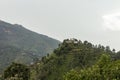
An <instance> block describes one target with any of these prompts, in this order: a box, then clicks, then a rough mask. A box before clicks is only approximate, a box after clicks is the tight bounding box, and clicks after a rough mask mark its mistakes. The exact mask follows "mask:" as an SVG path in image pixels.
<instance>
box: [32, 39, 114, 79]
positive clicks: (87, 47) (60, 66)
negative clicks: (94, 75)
mask: <svg viewBox="0 0 120 80" xmlns="http://www.w3.org/2000/svg"><path fill="white" fill-rule="evenodd" d="M114 53H115V52H114V51H111V50H110V48H109V47H108V46H107V47H104V46H101V45H98V46H95V45H92V44H91V43H89V42H87V41H84V42H81V41H78V40H76V39H70V40H69V39H66V40H64V41H63V43H61V44H60V45H59V47H58V48H57V49H55V50H54V53H53V54H51V55H48V56H45V57H43V58H42V60H41V61H39V62H37V63H36V64H34V65H33V66H32V69H33V74H34V77H35V78H34V79H33V80H63V75H65V74H66V73H67V72H69V71H70V70H72V69H74V70H81V69H84V68H87V67H90V66H92V65H94V64H95V63H96V61H97V60H98V59H99V57H100V55H101V54H109V55H110V57H111V58H112V60H113V57H114ZM103 62H104V61H103ZM74 72H75V71H74ZM74 72H73V73H74ZM75 73H77V72H75ZM72 75H73V74H72ZM72 75H71V76H72ZM73 76H74V75H73ZM32 78H33V77H32ZM68 80H69V79H68ZM72 80H75V79H74V78H73V79H72ZM83 80H84V79H83Z"/></svg>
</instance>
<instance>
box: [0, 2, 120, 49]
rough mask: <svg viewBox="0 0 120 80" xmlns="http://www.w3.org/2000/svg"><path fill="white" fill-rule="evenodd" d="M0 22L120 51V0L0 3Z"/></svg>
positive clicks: (60, 38)
mask: <svg viewBox="0 0 120 80" xmlns="http://www.w3.org/2000/svg"><path fill="white" fill-rule="evenodd" d="M0 19H1V20H4V21H7V22H9V23H13V24H14V23H18V24H21V25H23V26H24V27H26V28H28V29H30V30H33V31H35V32H38V33H40V34H45V35H48V36H50V37H53V38H55V39H58V40H61V41H62V40H63V39H65V38H77V39H80V40H88V41H90V42H92V43H94V44H99V43H100V44H103V45H109V46H111V48H115V49H117V50H120V36H119V35H120V0H0Z"/></svg>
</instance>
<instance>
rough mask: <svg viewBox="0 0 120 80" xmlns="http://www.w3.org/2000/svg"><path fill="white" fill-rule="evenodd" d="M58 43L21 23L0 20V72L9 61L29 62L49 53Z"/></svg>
mask: <svg viewBox="0 0 120 80" xmlns="http://www.w3.org/2000/svg"><path fill="white" fill-rule="evenodd" d="M59 43H60V42H59V41H58V40H55V39H52V38H50V37H48V36H45V35H42V34H38V33H35V32H32V31H30V30H28V29H26V28H24V27H23V26H21V25H18V24H10V23H7V22H4V21H0V72H1V71H3V70H4V69H5V68H6V67H7V66H8V65H10V63H11V62H19V63H25V64H31V63H33V62H35V61H36V60H37V59H40V58H41V57H42V56H45V55H47V54H48V53H51V52H52V51H53V50H54V49H55V48H57V47H58V44H59Z"/></svg>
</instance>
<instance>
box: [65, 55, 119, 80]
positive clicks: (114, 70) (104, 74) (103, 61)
mask: <svg viewBox="0 0 120 80" xmlns="http://www.w3.org/2000/svg"><path fill="white" fill-rule="evenodd" d="M64 80H120V60H117V61H111V59H110V56H109V55H105V54H103V55H102V56H101V58H100V59H99V60H98V62H97V63H96V64H95V65H93V66H92V67H89V68H85V69H82V70H80V71H75V70H71V71H70V72H68V73H67V74H65V76H64Z"/></svg>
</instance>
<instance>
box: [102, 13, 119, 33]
mask: <svg viewBox="0 0 120 80" xmlns="http://www.w3.org/2000/svg"><path fill="white" fill-rule="evenodd" d="M102 18H103V20H104V22H103V26H104V29H105V30H108V29H109V30H112V31H120V13H114V14H108V15H104V16H103V17H102Z"/></svg>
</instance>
